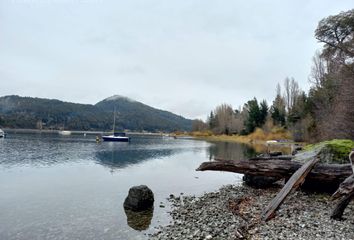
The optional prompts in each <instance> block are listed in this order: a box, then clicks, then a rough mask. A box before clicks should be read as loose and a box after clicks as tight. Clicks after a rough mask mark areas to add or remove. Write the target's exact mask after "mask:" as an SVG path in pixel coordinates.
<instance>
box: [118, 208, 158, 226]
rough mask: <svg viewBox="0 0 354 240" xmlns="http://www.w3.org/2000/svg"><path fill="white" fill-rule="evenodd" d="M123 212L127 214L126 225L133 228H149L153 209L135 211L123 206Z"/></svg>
mask: <svg viewBox="0 0 354 240" xmlns="http://www.w3.org/2000/svg"><path fill="white" fill-rule="evenodd" d="M124 212H125V214H126V215H127V223H128V226H129V227H131V228H132V229H134V230H137V231H143V230H146V229H148V228H149V226H150V224H151V219H152V216H153V212H154V209H153V208H150V209H148V210H145V211H140V212H136V211H132V210H129V209H126V208H124Z"/></svg>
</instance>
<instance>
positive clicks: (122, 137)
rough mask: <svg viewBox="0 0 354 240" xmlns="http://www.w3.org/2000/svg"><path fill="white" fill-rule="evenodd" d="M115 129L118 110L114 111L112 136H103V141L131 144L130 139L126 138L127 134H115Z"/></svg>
mask: <svg viewBox="0 0 354 240" xmlns="http://www.w3.org/2000/svg"><path fill="white" fill-rule="evenodd" d="M115 127H116V110H115V109H114V116H113V129H112V134H111V135H105V136H102V139H103V141H106V142H129V141H130V137H128V136H126V134H125V133H124V132H115Z"/></svg>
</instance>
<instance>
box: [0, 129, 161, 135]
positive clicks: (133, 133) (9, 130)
mask: <svg viewBox="0 0 354 240" xmlns="http://www.w3.org/2000/svg"><path fill="white" fill-rule="evenodd" d="M3 130H4V131H5V132H7V133H58V132H59V131H63V130H59V129H55V130H50V129H43V130H39V129H26V128H3ZM65 131H70V132H71V134H74V135H79V134H90V135H103V134H109V133H111V132H112V131H90V130H88V131H83V130H80V131H79V130H65ZM126 133H127V134H130V135H149V136H161V135H163V134H162V133H150V132H130V131H127V132H126Z"/></svg>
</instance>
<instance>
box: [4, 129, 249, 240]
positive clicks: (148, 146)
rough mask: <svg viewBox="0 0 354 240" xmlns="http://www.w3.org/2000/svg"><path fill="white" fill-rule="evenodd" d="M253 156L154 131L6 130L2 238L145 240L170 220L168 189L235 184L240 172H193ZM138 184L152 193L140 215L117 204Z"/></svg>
mask: <svg viewBox="0 0 354 240" xmlns="http://www.w3.org/2000/svg"><path fill="white" fill-rule="evenodd" d="M254 154H255V152H254V151H253V150H252V149H251V148H249V147H247V146H245V145H241V144H235V143H208V142H205V141H199V140H193V139H173V138H169V137H160V136H138V135H134V136H132V140H131V142H130V143H113V142H101V143H96V142H95V136H94V135H87V136H84V135H70V136H60V135H58V134H43V133H42V134H41V133H37V134H23V133H22V134H15V133H10V134H9V135H8V137H7V138H5V139H0V213H1V214H0V239H6V240H12V239H16V240H17V239H23V240H28V239H31V240H34V239H105V240H106V239H108V240H109V239H146V238H147V234H148V233H151V232H153V231H154V229H156V227H157V226H159V225H166V224H168V223H169V222H170V221H171V218H170V216H169V214H168V211H169V209H170V205H169V202H168V201H167V198H168V197H169V195H170V194H174V195H176V196H179V195H180V194H183V195H201V194H202V193H204V192H206V191H214V190H217V189H218V188H220V187H221V186H223V185H227V184H237V183H240V182H241V178H242V175H240V174H234V173H224V172H196V171H195V169H196V168H197V167H198V166H199V164H200V163H202V162H204V161H210V160H211V159H213V158H214V157H222V158H228V159H230V158H245V157H249V156H252V155H254ZM141 184H145V185H147V186H149V187H150V188H151V189H152V191H153V192H154V196H155V204H154V210H153V212H151V213H148V214H146V216H145V217H143V218H142V217H141V216H134V215H131V214H129V213H128V215H127V214H126V213H125V211H124V208H123V202H124V199H125V197H126V196H127V194H128V191H129V188H130V187H132V186H135V185H141ZM160 205H163V206H164V207H160ZM127 218H129V219H127ZM141 219H145V220H144V221H143V222H139V221H136V220H141ZM127 220H129V224H128V222H127Z"/></svg>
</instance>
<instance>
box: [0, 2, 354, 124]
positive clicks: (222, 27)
mask: <svg viewBox="0 0 354 240" xmlns="http://www.w3.org/2000/svg"><path fill="white" fill-rule="evenodd" d="M353 7H354V4H353V1H352V0H341V1H333V0H316V1H315V0H298V1H290V0H269V1H264V0H253V1H239V0H223V1H217V0H213V1H211V0H169V1H167V0H140V1H139V0H129V1H120V0H0V96H4V95H20V96H31V97H41V98H51V99H59V100H63V101H69V102H76V103H88V104H95V103H96V102H98V101H101V100H102V99H104V98H107V97H109V96H112V95H116V94H118V95H122V96H126V97H129V98H131V99H134V100H137V101H140V102H143V103H145V104H147V105H150V106H153V107H156V108H159V109H163V110H168V111H171V112H174V113H176V114H179V115H182V116H184V117H188V118H192V119H194V118H201V119H203V120H205V119H206V116H207V115H208V114H209V113H210V111H211V110H213V109H214V108H215V107H216V106H217V105H220V104H222V103H227V104H231V105H232V106H233V107H234V108H235V109H236V108H238V107H240V106H242V105H243V104H244V103H245V102H247V101H248V100H250V99H253V98H254V97H256V98H257V99H258V100H263V99H265V100H267V101H268V104H269V105H270V104H271V102H272V100H273V99H274V97H275V88H276V84H277V83H281V84H282V82H283V81H284V79H285V78H286V77H294V78H295V80H296V81H297V82H298V83H299V85H300V87H301V88H302V89H303V90H305V91H307V90H308V89H309V86H310V85H309V81H308V77H309V74H310V72H311V65H312V57H313V55H314V54H315V52H316V50H318V49H321V44H320V43H318V42H317V40H316V39H315V38H314V30H315V29H316V27H317V25H318V22H319V21H320V20H321V19H322V18H324V17H327V16H329V15H334V14H338V13H339V12H341V11H347V10H349V9H352V8H353Z"/></svg>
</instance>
